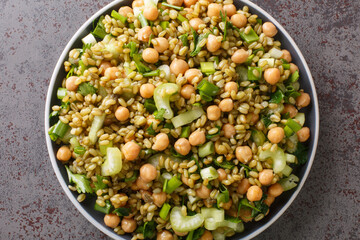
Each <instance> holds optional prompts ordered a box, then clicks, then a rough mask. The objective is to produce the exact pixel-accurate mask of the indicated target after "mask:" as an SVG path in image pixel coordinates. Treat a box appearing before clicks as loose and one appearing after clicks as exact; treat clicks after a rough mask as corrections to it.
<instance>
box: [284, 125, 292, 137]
mask: <svg viewBox="0 0 360 240" xmlns="http://www.w3.org/2000/svg"><path fill="white" fill-rule="evenodd" d="M284 132H285V136H286V137H291V136H292V135H293V134H294V131H293V130H292V129H291V128H290V127H289V126H285V127H284Z"/></svg>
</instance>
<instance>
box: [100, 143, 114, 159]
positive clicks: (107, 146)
mask: <svg viewBox="0 0 360 240" xmlns="http://www.w3.org/2000/svg"><path fill="white" fill-rule="evenodd" d="M112 146H113V142H112V141H109V143H108V144H106V145H100V144H99V148H100V152H101V154H102V155H103V156H105V155H106V154H107V149H108V148H109V147H112Z"/></svg>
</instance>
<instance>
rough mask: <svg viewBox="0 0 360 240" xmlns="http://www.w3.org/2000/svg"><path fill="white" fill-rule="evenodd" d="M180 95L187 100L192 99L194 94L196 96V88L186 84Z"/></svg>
mask: <svg viewBox="0 0 360 240" xmlns="http://www.w3.org/2000/svg"><path fill="white" fill-rule="evenodd" d="M180 94H181V96H182V97H183V98H185V99H190V98H191V95H192V94H195V88H194V86H193V85H191V84H185V85H184V86H182V88H181V91H180Z"/></svg>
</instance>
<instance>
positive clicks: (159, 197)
mask: <svg viewBox="0 0 360 240" xmlns="http://www.w3.org/2000/svg"><path fill="white" fill-rule="evenodd" d="M152 196H153V199H154V204H155V205H156V206H158V207H161V206H162V205H163V204H164V202H165V201H166V198H167V196H166V193H165V192H159V193H153V195H152Z"/></svg>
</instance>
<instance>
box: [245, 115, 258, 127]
mask: <svg viewBox="0 0 360 240" xmlns="http://www.w3.org/2000/svg"><path fill="white" fill-rule="evenodd" d="M258 121H259V114H256V113H249V114H248V115H247V122H248V123H249V124H250V125H254V124H255V123H257V122H258Z"/></svg>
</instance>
